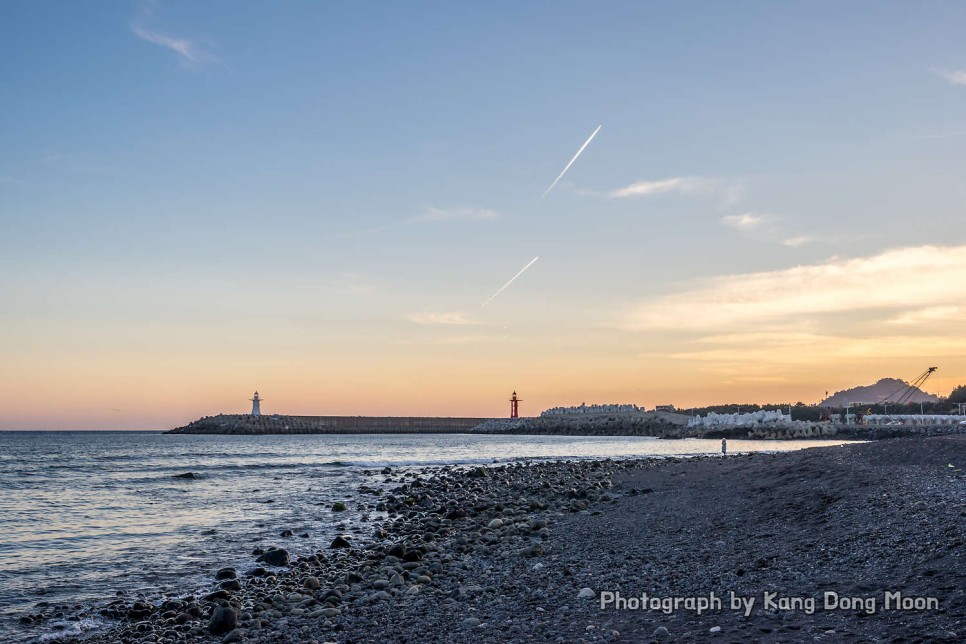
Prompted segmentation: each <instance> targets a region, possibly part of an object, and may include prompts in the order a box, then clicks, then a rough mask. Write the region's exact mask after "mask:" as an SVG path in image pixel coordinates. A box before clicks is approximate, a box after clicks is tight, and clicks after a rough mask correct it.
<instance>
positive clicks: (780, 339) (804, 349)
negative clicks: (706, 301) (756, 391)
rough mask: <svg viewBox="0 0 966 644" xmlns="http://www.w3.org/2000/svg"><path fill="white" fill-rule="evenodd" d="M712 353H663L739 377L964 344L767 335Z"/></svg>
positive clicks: (726, 342) (958, 351)
mask: <svg viewBox="0 0 966 644" xmlns="http://www.w3.org/2000/svg"><path fill="white" fill-rule="evenodd" d="M703 342H708V343H710V344H717V345H718V346H715V347H713V348H709V349H699V350H695V351H679V352H672V353H667V354H664V357H667V358H673V359H676V360H690V361H695V362H701V363H707V364H708V365H713V366H714V368H716V369H719V370H720V369H722V368H725V367H726V366H728V365H730V366H733V367H734V369H735V371H736V372H737V373H742V372H744V373H748V372H749V371H750V370H752V369H754V368H755V367H756V366H763V365H774V364H783V365H822V364H828V363H829V360H830V357H834V358H836V359H839V360H842V359H848V360H853V361H860V360H867V359H876V358H879V359H881V358H882V357H884V356H888V358H889V359H890V360H898V359H900V358H926V357H928V358H940V357H944V356H945V357H949V356H952V355H963V354H966V339H964V338H962V337H960V336H950V335H929V336H921V335H920V336H916V337H914V338H910V337H909V336H905V335H881V336H876V337H855V336H846V335H831V334H797V335H795V334H778V335H775V336H774V337H770V336H768V335H767V334H765V335H763V334H759V333H749V334H746V335H745V336H744V337H741V336H724V337H716V338H706V339H704V340H703Z"/></svg>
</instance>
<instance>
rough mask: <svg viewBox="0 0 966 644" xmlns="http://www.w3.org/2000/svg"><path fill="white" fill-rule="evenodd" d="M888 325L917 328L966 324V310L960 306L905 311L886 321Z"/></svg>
mask: <svg viewBox="0 0 966 644" xmlns="http://www.w3.org/2000/svg"><path fill="white" fill-rule="evenodd" d="M886 322H887V323H888V324H895V325H898V326H918V325H922V324H930V323H936V322H939V323H943V322H954V323H962V322H966V309H964V308H963V307H960V306H955V305H952V306H930V307H927V308H923V309H916V310H913V311H906V312H904V313H902V314H900V315H897V316H895V317H893V318H889V319H888V320H886Z"/></svg>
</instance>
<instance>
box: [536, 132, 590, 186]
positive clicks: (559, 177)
mask: <svg viewBox="0 0 966 644" xmlns="http://www.w3.org/2000/svg"><path fill="white" fill-rule="evenodd" d="M602 127H604V126H603V125H598V126H597V129H596V130H594V133H593V134H591V135H590V138H588V139H587V140H586V141H584V144H583V145H582V146H580V149H579V150H577V154H575V155H574V158H573V159H571V160H570V163H568V164H567V166H566V167H565V168H564V169H563V171H562V172H561V173H560V174H559V175H557V178H556V179H554V180H553V183H551V184H550V187H549V188H547V189H546V190H545V191H544V193H543V194H542V195H541V196H540V198H541V199H543V198H544V197H546V196H547V195H548V194H550V191H551V190H553V187H554V186H555V185H557V182H558V181H560V180H561V179H562V178H563V176H564V175H565V174H567V170H569V169H570V166H572V165H573V164H574V161H576V160H577V157H579V156H580V153H581V152H583V151H584V148H586V147H587V146H588V145H590V142H591V141H593V140H594V137H595V136H597V133H598V132H600V128H602Z"/></svg>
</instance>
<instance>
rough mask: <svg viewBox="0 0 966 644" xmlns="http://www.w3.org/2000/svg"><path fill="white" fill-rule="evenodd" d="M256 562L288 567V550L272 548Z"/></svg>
mask: <svg viewBox="0 0 966 644" xmlns="http://www.w3.org/2000/svg"><path fill="white" fill-rule="evenodd" d="M255 561H257V562H259V563H266V564H268V565H269V566H287V565H288V563H289V556H288V550H285V549H284V548H272V549H271V550H268V551H266V552H265V553H264V554H263V555H262V556H260V557H259V558H258V559H256V560H255Z"/></svg>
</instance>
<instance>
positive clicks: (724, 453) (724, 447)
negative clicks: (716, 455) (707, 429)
mask: <svg viewBox="0 0 966 644" xmlns="http://www.w3.org/2000/svg"><path fill="white" fill-rule="evenodd" d="M721 455H722V456H727V455H728V439H727V438H722V439H721Z"/></svg>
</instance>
